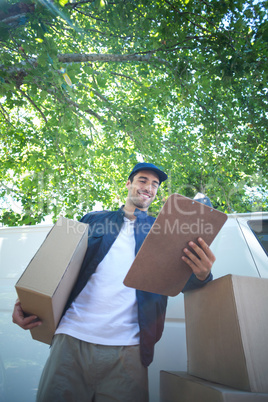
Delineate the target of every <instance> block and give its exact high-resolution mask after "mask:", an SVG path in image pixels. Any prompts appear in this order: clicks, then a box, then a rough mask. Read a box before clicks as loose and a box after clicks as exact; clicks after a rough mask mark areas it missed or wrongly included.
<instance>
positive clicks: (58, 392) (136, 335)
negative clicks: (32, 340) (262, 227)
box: [13, 163, 215, 402]
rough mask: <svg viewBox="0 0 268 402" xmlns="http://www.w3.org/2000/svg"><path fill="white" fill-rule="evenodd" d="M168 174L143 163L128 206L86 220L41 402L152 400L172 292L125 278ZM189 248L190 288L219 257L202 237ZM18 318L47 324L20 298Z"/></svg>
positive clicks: (132, 180) (134, 175) (26, 323)
mask: <svg viewBox="0 0 268 402" xmlns="http://www.w3.org/2000/svg"><path fill="white" fill-rule="evenodd" d="M166 179H167V175H166V173H165V172H163V171H162V170H161V169H159V168H158V167H157V166H155V165H153V164H151V163H138V164H137V165H136V166H135V167H134V168H133V170H132V171H131V173H130V175H129V177H128V180H127V183H126V187H127V189H128V195H127V199H126V203H125V205H123V206H122V207H121V208H119V210H117V211H100V212H91V213H88V214H86V215H85V216H84V217H83V218H82V220H81V221H82V222H85V223H88V224H89V231H88V234H89V239H88V248H87V252H86V255H85V258H84V261H83V264H82V267H81V270H80V273H79V277H78V280H77V282H76V284H75V285H74V288H73V290H72V292H71V295H70V298H69V300H68V302H67V304H66V306H65V310H64V312H63V316H62V319H61V321H60V323H59V326H58V328H57V330H56V332H55V336H54V338H53V341H52V345H51V349H50V356H49V358H48V361H47V363H46V365H45V367H44V370H43V374H42V377H41V380H40V384H39V390H38V395H37V401H38V402H50V401H57V402H76V401H78V400H79V401H80V402H91V401H92V402H93V401H94V402H109V401H110V402H112V401H114V402H115V401H117V402H137V401H139V402H147V401H148V400H149V396H148V370H147V368H148V366H149V364H150V363H151V362H152V360H153V354H154V346H155V343H156V342H157V341H158V340H159V339H160V338H161V336H162V332H163V328H164V321H165V312H166V306H167V297H166V296H162V295H159V294H154V293H149V292H143V291H141V290H135V289H131V288H127V287H126V286H124V284H123V280H124V278H125V275H126V274H127V272H128V270H129V268H130V266H131V264H132V262H133V260H134V258H135V255H136V254H137V252H138V250H139V248H140V247H141V245H142V243H143V241H144V239H145V237H146V235H147V234H148V232H149V230H150V227H151V226H152V225H153V223H154V221H155V218H153V217H151V216H149V215H148V214H147V210H148V208H149V206H150V204H151V203H152V202H153V200H154V199H155V197H156V194H157V190H158V188H159V186H160V185H161V183H162V182H163V181H165V180H166ZM189 246H190V247H189V248H187V249H185V250H184V251H185V253H186V255H185V256H184V257H183V258H184V261H186V262H187V264H188V265H189V266H190V267H191V269H192V271H193V274H192V276H191V278H190V279H189V281H188V282H187V284H186V286H185V289H187V290H189V289H194V288H198V287H202V286H204V285H205V284H206V283H207V282H209V281H210V280H211V279H212V275H211V268H212V265H213V262H214V261H215V257H214V255H213V253H212V252H211V250H210V248H209V247H208V245H207V244H206V243H205V242H204V241H203V240H202V239H200V240H199V244H196V243H194V242H190V243H189ZM191 249H192V250H194V251H195V255H194V253H192V251H191ZM159 252H161V250H159ZM196 254H197V255H198V258H197V256H196ZM13 321H14V322H15V323H16V324H18V325H19V326H20V327H22V328H23V329H31V328H33V327H35V326H37V325H42V323H41V322H40V321H38V319H37V317H35V316H30V317H28V316H26V315H24V312H23V310H22V308H21V305H20V302H19V301H18V302H17V303H16V304H15V307H14V312H13Z"/></svg>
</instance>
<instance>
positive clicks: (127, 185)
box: [126, 179, 131, 189]
mask: <svg viewBox="0 0 268 402" xmlns="http://www.w3.org/2000/svg"><path fill="white" fill-rule="evenodd" d="M130 184H131V181H130V180H129V179H128V181H127V182H126V188H127V189H128V188H129V186H130Z"/></svg>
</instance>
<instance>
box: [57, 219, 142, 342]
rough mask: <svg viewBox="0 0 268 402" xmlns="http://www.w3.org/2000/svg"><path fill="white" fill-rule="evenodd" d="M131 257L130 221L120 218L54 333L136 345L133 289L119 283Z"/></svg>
mask: <svg viewBox="0 0 268 402" xmlns="http://www.w3.org/2000/svg"><path fill="white" fill-rule="evenodd" d="M134 258H135V238H134V221H130V220H129V219H127V218H124V223H123V226H122V228H121V230H120V233H119V235H118V237H117V239H116V240H115V242H114V243H113V245H112V247H111V249H110V250H109V252H108V254H106V256H105V257H104V259H103V260H102V261H101V262H100V264H99V265H98V267H97V269H96V271H95V273H93V274H92V276H91V277H90V279H89V281H88V283H87V285H86V286H85V287H84V289H83V290H82V291H81V293H80V294H79V295H78V296H77V298H76V299H75V301H74V302H73V303H72V304H71V306H70V308H69V309H68V310H67V312H66V313H65V315H64V316H63V318H62V320H61V322H60V324H59V326H58V328H57V330H56V334H59V333H64V334H68V335H71V336H73V337H75V338H78V339H80V340H83V341H86V342H91V343H95V344H101V345H113V346H125V345H137V344H139V324H138V309H137V300H136V290H135V289H132V288H128V287H126V286H125V285H124V284H123V280H124V278H125V276H126V274H127V272H128V270H129V268H130V266H131V264H132V262H133V260H134Z"/></svg>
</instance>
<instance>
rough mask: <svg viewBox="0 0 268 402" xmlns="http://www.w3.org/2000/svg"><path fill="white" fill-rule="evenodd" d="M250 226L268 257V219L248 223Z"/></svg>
mask: <svg viewBox="0 0 268 402" xmlns="http://www.w3.org/2000/svg"><path fill="white" fill-rule="evenodd" d="M248 225H249V227H250V229H251V230H252V232H253V233H254V235H255V236H256V238H257V240H258V242H259V243H260V245H261V246H262V248H263V249H264V251H265V252H266V254H267V255H268V219H260V220H252V221H248Z"/></svg>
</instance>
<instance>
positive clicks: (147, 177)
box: [126, 170, 160, 211]
mask: <svg viewBox="0 0 268 402" xmlns="http://www.w3.org/2000/svg"><path fill="white" fill-rule="evenodd" d="M159 184H160V182H159V177H158V176H157V174H156V173H154V171H152V170H141V171H140V172H138V173H137V174H136V176H134V178H133V181H132V183H131V181H130V180H128V181H127V184H126V187H127V189H128V197H127V204H128V205H129V206H130V205H131V206H134V207H135V208H139V209H141V210H143V211H147V209H148V208H149V206H150V204H151V203H152V202H153V200H154V199H155V196H156V193H157V190H158V187H159Z"/></svg>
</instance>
